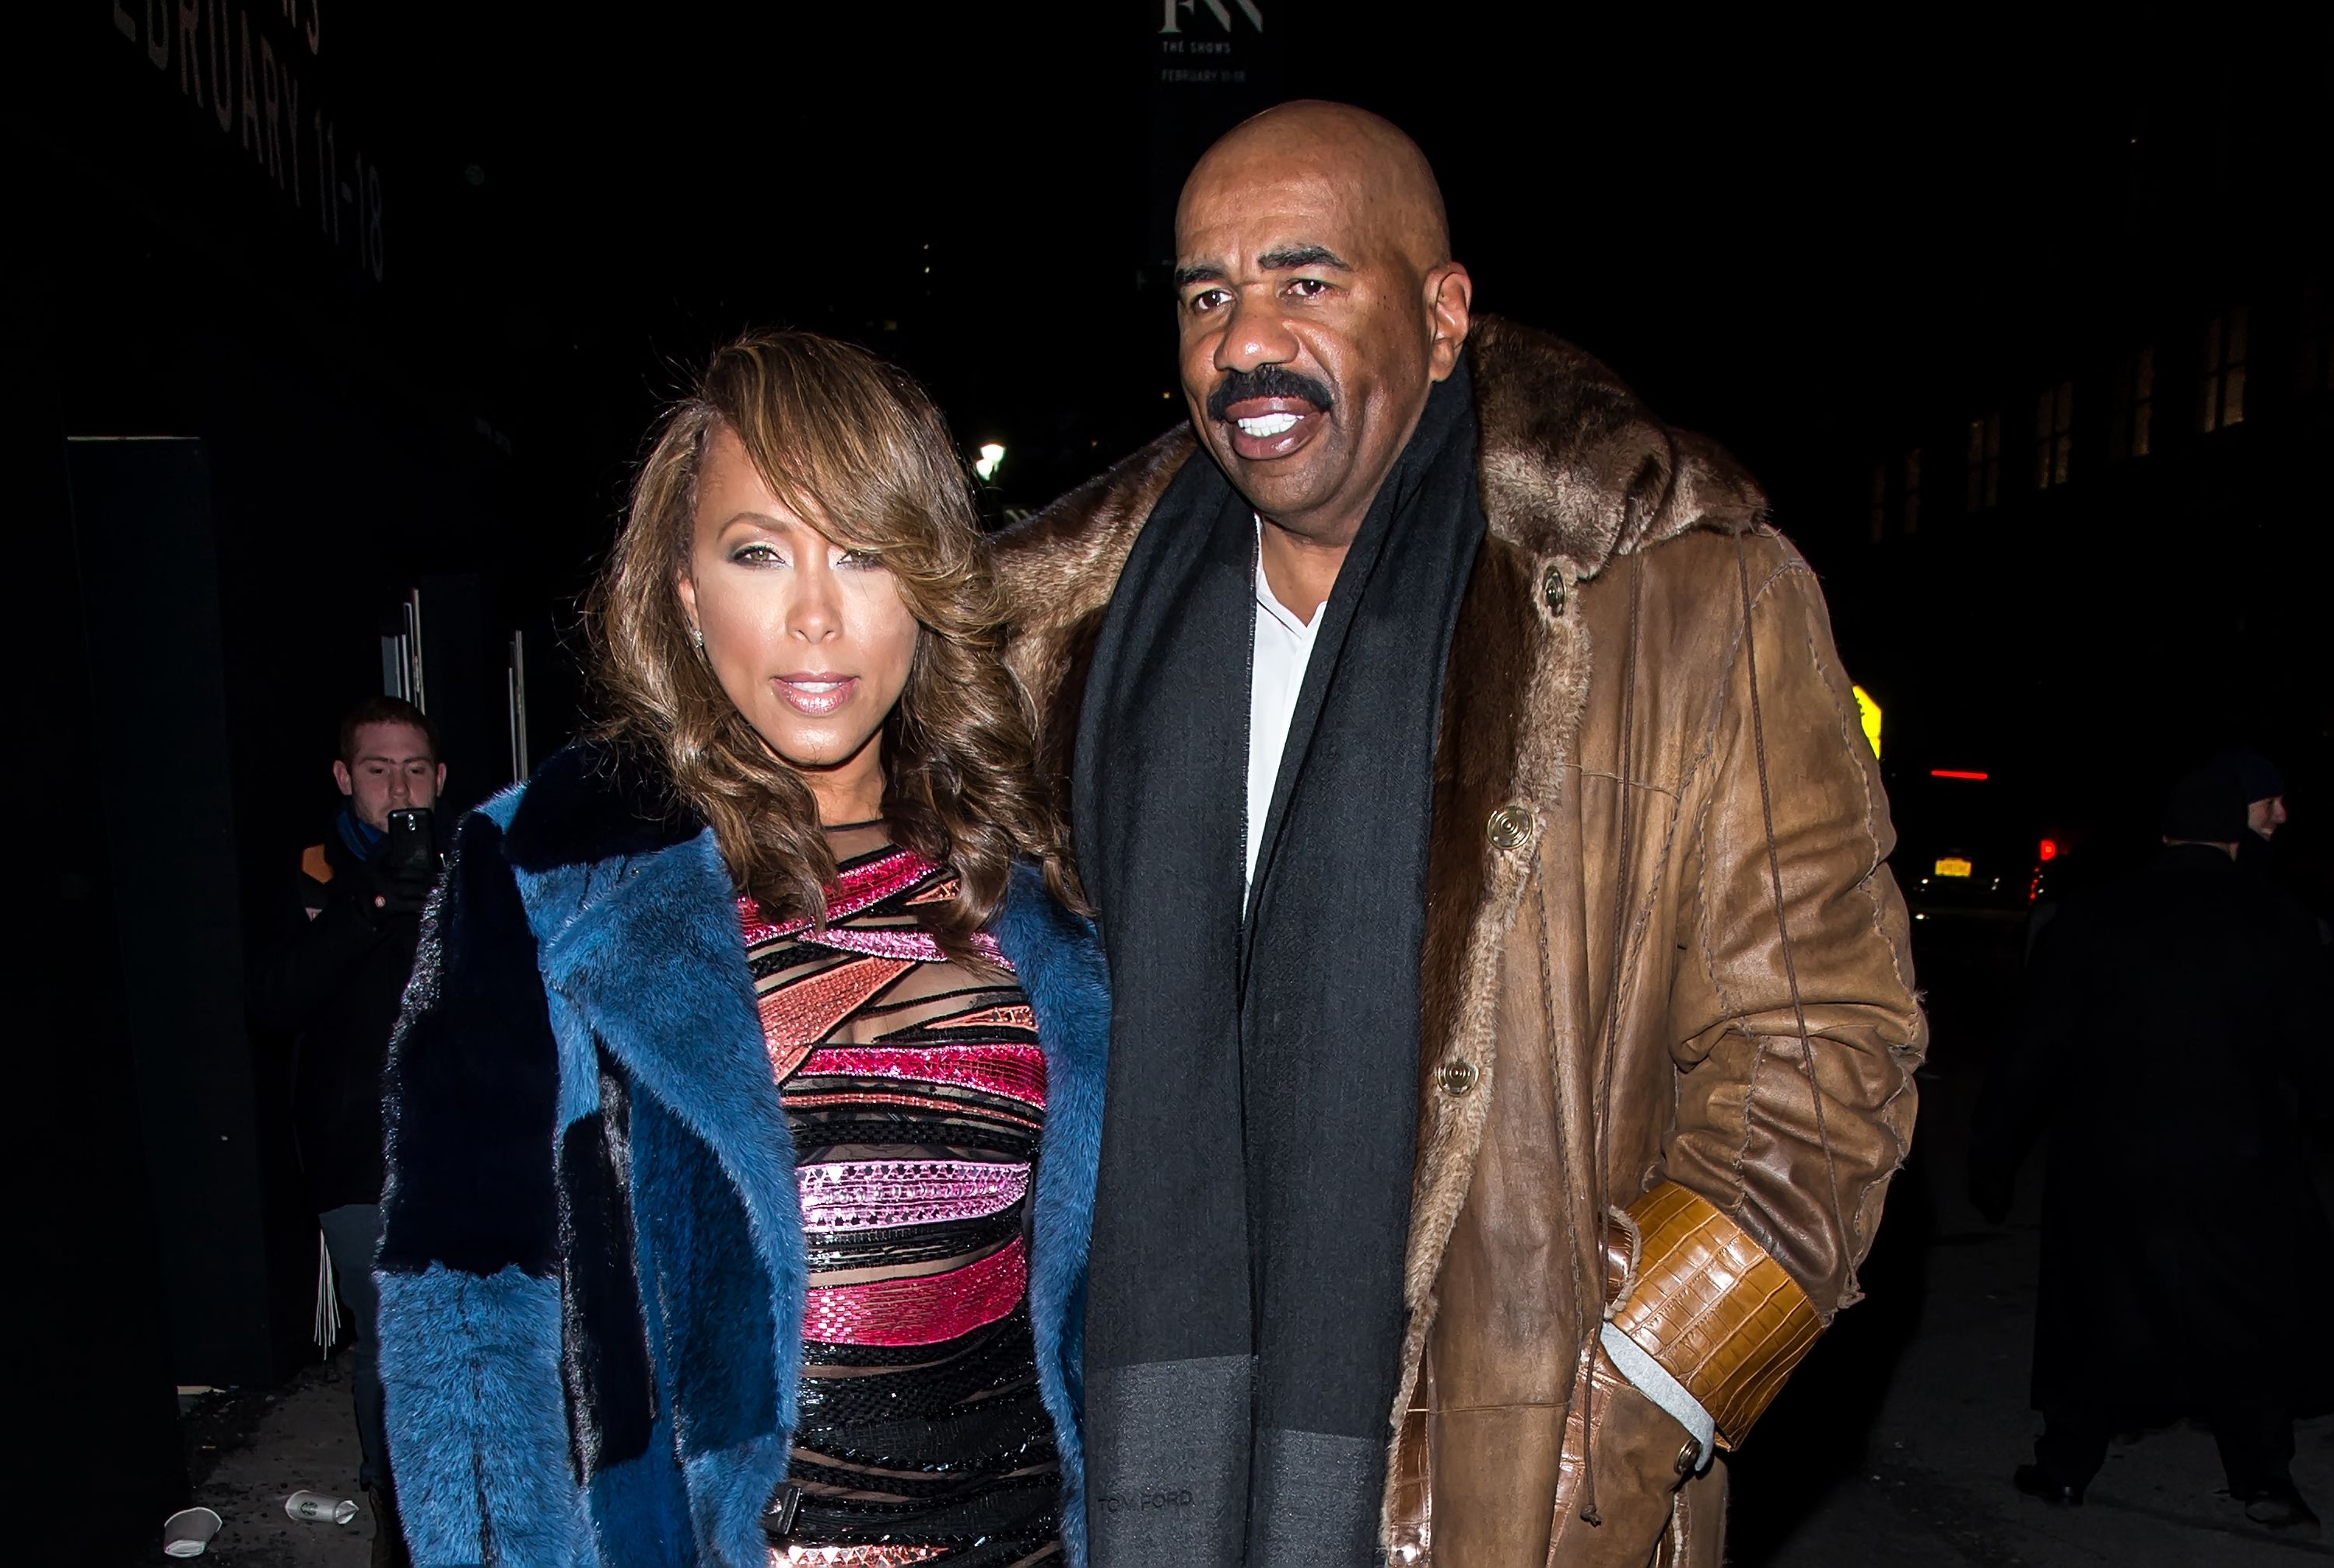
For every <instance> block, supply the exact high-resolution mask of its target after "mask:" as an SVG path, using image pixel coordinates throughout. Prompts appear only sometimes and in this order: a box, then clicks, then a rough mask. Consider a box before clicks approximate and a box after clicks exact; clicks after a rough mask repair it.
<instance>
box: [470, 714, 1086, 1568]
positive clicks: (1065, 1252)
mask: <svg viewBox="0 0 2334 1568" xmlns="http://www.w3.org/2000/svg"><path fill="white" fill-rule="evenodd" d="M483 809H484V810H485V811H486V813H487V814H488V815H489V816H491V817H493V818H494V819H495V820H496V822H497V823H498V824H500V825H501V826H502V827H503V829H504V833H505V852H506V857H507V858H508V860H509V861H510V863H511V865H512V868H513V870H514V871H515V872H516V879H517V882H518V887H519V891H520V896H521V899H522V900H523V902H524V904H525V907H526V915H527V921H528V924H529V926H530V927H531V928H533V930H534V932H535V939H536V943H537V964H538V967H539V968H540V970H541V972H542V977H543V982H544V987H545V993H546V995H547V996H548V997H549V1000H550V1005H551V1020H552V1026H553V1032H554V1034H555V1035H556V1036H557V1038H558V1040H559V1045H560V1050H559V1056H560V1062H561V1079H562V1082H561V1089H560V1101H561V1108H560V1117H559V1120H560V1123H561V1125H563V1126H564V1125H566V1124H567V1123H568V1122H569V1121H573V1120H574V1118H575V1117H577V1116H579V1115H583V1114H586V1113H588V1112H589V1111H591V1110H592V1109H593V1108H594V1107H595V1106H596V1104H597V1102H598V1096H599V1085H598V1082H597V1077H596V1072H595V1070H594V1068H593V1063H594V1062H595V1060H596V1051H595V1049H594V1045H595V1043H597V1044H604V1045H605V1046H606V1047H607V1049H608V1050H609V1051H610V1052H611V1053H612V1054H613V1055H614V1056H615V1058H616V1059H617V1060H618V1061H619V1062H620V1063H622V1066H623V1067H624V1069H625V1071H626V1072H627V1073H629V1074H630V1075H631V1077H632V1080H633V1082H634V1083H635V1085H636V1086H637V1089H638V1091H640V1092H647V1093H650V1094H653V1095H654V1096H656V1098H657V1099H658V1100H659V1101H662V1102H663V1103H664V1104H665V1105H666V1106H667V1107H669V1108H670V1110H671V1111H672V1112H673V1113H674V1114H675V1115H677V1116H678V1117H679V1118H680V1120H681V1121H683V1122H684V1123H685V1124H686V1125H687V1126H688V1127H689V1128H690V1130H691V1131H692V1132H694V1133H695V1134H696V1136H697V1137H698V1138H699V1139H700V1140H703V1142H704V1144H705V1146H706V1147H707V1148H708V1149H709V1150H710V1151H711V1152H712V1153H713V1155H714V1157H715V1158H716V1159H718V1160H719V1163H720V1165H721V1168H722V1169H723V1171H724V1172H725V1173H726V1174H727V1175H728V1178H729V1179H730V1181H731V1182H732V1183H734V1184H735V1186H736V1188H737V1190H738V1194H739V1197H740V1198H741V1199H742V1201H743V1205H744V1208H745V1212H746V1216H747V1225H748V1227H749V1229H750V1231H751V1233H752V1236H753V1242H754V1248H755V1252H756V1254H757V1256H758V1258H759V1260H760V1262H761V1265H762V1267H763V1270H764V1271H765V1273H766V1275H767V1279H768V1282H769V1284H770V1287H771V1292H772V1300H773V1302H774V1303H775V1305H776V1314H775V1315H776V1341H777V1342H776V1376H777V1380H778V1384H779V1387H778V1390H777V1395H778V1398H777V1410H778V1420H779V1423H780V1425H781V1428H782V1430H781V1431H780V1432H778V1433H775V1434H771V1435H770V1439H769V1440H757V1441H756V1442H753V1443H749V1444H747V1445H743V1446H741V1447H740V1448H738V1449H733V1450H729V1451H727V1452H725V1453H723V1454H719V1455H709V1456H703V1457H699V1458H697V1459H693V1460H692V1461H691V1462H690V1493H691V1496H692V1505H693V1507H694V1508H695V1510H696V1511H697V1512H698V1513H699V1519H700V1527H701V1528H702V1529H703V1530H704V1533H705V1534H707V1535H708V1536H709V1537H710V1538H711V1539H712V1541H714V1542H716V1543H718V1544H719V1546H718V1548H717V1549H718V1550H719V1551H721V1552H722V1553H723V1554H724V1555H726V1556H729V1557H732V1558H734V1559H735V1560H737V1561H740V1562H743V1561H749V1560H756V1558H755V1554H756V1552H757V1550H758V1543H759V1535H758V1523H757V1521H758V1515H759V1513H760V1509H761V1505H762V1503H763V1500H764V1499H765V1498H766V1497H767V1496H768V1493H769V1491H770V1489H771V1488H772V1487H773V1486H776V1483H777V1481H778V1480H779V1479H780V1478H781V1477H782V1475H783V1473H784V1470H785V1466H786V1452H787V1448H786V1438H788V1437H789V1436H790V1435H791V1433H792V1430H793V1428H794V1425H795V1421H796V1383H797V1380H798V1378H799V1375H800V1370H801V1350H802V1342H801V1324H802V1317H803V1306H804V1300H805V1294H804V1293H805V1287H806V1272H805V1263H804V1246H803V1232H802V1218H801V1212H800V1208H799V1206H798V1203H797V1200H796V1188H795V1180H794V1161H795V1156H794V1142H793V1139H792V1136H791V1135H790V1133H789V1131H788V1130H787V1126H786V1117H785V1114H784V1112H783V1111H782V1110H781V1108H780V1105H779V1101H778V1097H777V1095H776V1093H775V1092H773V1090H772V1085H771V1082H770V1068H769V1059H768V1056H767V1053H766V1052H765V1049H764V1046H763V1042H762V1033H761V1024H760V1020H759V1017H758V1015H757V1013H756V1010H755V1005H754V993H753V984H752V980H751V977H750V976H749V975H748V973H747V967H746V962H745V953H744V949H743V947H742V946H741V944H740V942H739V939H738V923H737V915H736V909H735V905H734V903H733V902H732V897H733V895H732V889H731V883H730V879H729V874H728V868H727V867H726V865H725V864H724V862H723V861H722V859H721V855H720V852H719V849H718V847H717V846H716V844H715V842H714V840H713V835H712V833H711V832H710V831H709V830H708V829H706V828H704V827H703V826H702V825H701V824H699V823H696V822H693V821H691V820H690V818H689V816H688V815H687V814H686V813H680V812H678V811H676V810H675V809H674V808H673V807H671V805H670V794H669V792H660V790H659V788H658V786H657V785H656V783H655V780H654V776H653V774H650V773H648V772H647V771H645V770H641V769H639V768H638V767H637V766H636V765H626V764H624V763H622V760H621V759H612V757H611V755H610V754H608V753H606V752H605V751H603V750H598V749H594V748H585V747H569V748H568V749H567V750H565V751H563V752H562V753H560V754H559V755H557V756H555V757H554V758H553V759H551V760H550V761H549V762H547V763H546V764H545V766H544V768H543V770H542V771H541V772H540V773H539V774H537V775H536V778H535V781H534V782H533V783H532V784H528V785H526V786H521V787H519V788H516V789H513V790H510V791H507V792H506V793H505V794H503V795H501V796H498V797H497V799H496V800H494V801H492V802H490V803H488V804H487V806H486V807H485V808H483ZM990 931H991V934H992V935H993V936H994V937H995V938H997V941H998V947H999V948H1001V949H1002V951H1003V952H1004V954H1005V956H1006V957H1007V958H1008V960H1009V961H1010V962H1011V963H1012V964H1013V966H1014V967H1015V969H1016V971H1017V972H1018V976H1019V978H1020V981H1021V985H1022V988H1023V990H1024V991H1025V992H1026V993H1027V996H1028V999H1029V1003H1030V1006H1031V1009H1032V1011H1033V1012H1034V1013H1035V1015H1036V1017H1037V1034H1038V1039H1039V1041H1040V1043H1041V1044H1042V1046H1043V1048H1044V1051H1045V1054H1046V1083H1047V1090H1046V1124H1045V1130H1044V1132H1043V1134H1042V1141H1041V1144H1040V1149H1039V1158H1038V1165H1037V1172H1038V1174H1037V1193H1036V1197H1035V1200H1034V1204H1035V1208H1034V1234H1033V1236H1032V1252H1031V1269H1030V1282H1029V1305H1030V1315H1031V1320H1032V1324H1033V1328H1034V1331H1035V1339H1036V1344H1037V1362H1038V1366H1037V1372H1038V1381H1039V1385H1040V1390H1041V1392H1042V1394H1043V1396H1044V1399H1045V1402H1046V1409H1047V1410H1048V1412H1049V1413H1050V1414H1051V1415H1052V1416H1053V1418H1054V1423H1055V1427H1056V1433H1057V1436H1058V1438H1059V1445H1060V1449H1061V1454H1062V1464H1063V1481H1064V1493H1065V1511H1064V1534H1065V1542H1066V1545H1067V1546H1068V1547H1069V1549H1070V1561H1071V1563H1073V1565H1074V1568H1075V1565H1079V1564H1083V1563H1084V1560H1085V1518H1084V1509H1083V1506H1082V1499H1083V1495H1084V1465H1083V1448H1082V1444H1081V1442H1080V1438H1079V1430H1080V1425H1081V1420H1080V1411H1079V1402H1080V1398H1081V1390H1080V1388H1079V1382H1080V1364H1081V1361H1082V1359H1083V1340H1084V1335H1083V1322H1082V1319H1083V1312H1084V1303H1085V1263H1086V1243H1087V1237H1088V1234H1089V1232H1090V1230H1091V1228H1092V1219H1093V1207H1094V1188H1095V1169H1096V1164H1097V1159H1098V1155H1099V1150H1100V1147H1101V1139H1102V1098H1103V1082H1104V1073H1103V1067H1104V1055H1105V1053H1106V1051H1107V1049H1108V1043H1109V1037H1110V1022H1109V1020H1110V1002H1109V991H1108V980H1107V971H1106V969H1105V967H1104V960H1103V957H1102V952H1101V948H1100V946H1099V944H1098V943H1097V942H1096V941H1095V936H1094V932H1093V928H1092V927H1091V926H1090V925H1088V924H1087V922H1085V920H1083V919H1079V918H1078V917H1076V916H1075V915H1072V914H1071V913H1069V912H1068V911H1066V910H1065V909H1062V908H1061V907H1060V906H1059V905H1057V904H1056V903H1055V902H1054V900H1053V899H1052V898H1051V897H1049V896H1048V895H1047V893H1046V889H1045V885H1044V882H1043V880H1042V879H1041V878H1040V877H1039V876H1038V875H1037V871H1035V870H1034V869H1033V868H1030V867H1027V866H1021V867H1017V868H1016V869H1015V872H1014V876H1013V880H1012V883H1011V887H1010V890H1009V892H1008V897H1007V900H1006V903H1005V905H1004V907H1003V908H1002V909H1000V910H999V912H998V915H997V917H996V919H994V920H993V921H992V922H991V926H990Z"/></svg>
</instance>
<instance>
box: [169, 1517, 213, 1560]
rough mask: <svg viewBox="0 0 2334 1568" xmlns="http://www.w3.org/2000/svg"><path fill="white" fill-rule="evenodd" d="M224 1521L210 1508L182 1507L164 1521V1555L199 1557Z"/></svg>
mask: <svg viewBox="0 0 2334 1568" xmlns="http://www.w3.org/2000/svg"><path fill="white" fill-rule="evenodd" d="M222 1523H223V1521H222V1520H221V1519H220V1518H219V1516H218V1515H217V1514H215V1513H213V1512H212V1511H211V1510H210V1509H208V1508H181V1509H179V1510H178V1512H177V1513H175V1514H173V1515H170V1516H169V1518H167V1519H165V1520H163V1521H162V1555H163V1556H165V1557H199V1556H201V1555H202V1554H203V1548H204V1547H206V1546H207V1545H209V1544H211V1537H212V1536H214V1535H216V1534H218V1533H219V1525H221V1524H222Z"/></svg>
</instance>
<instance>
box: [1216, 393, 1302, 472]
mask: <svg viewBox="0 0 2334 1568" xmlns="http://www.w3.org/2000/svg"><path fill="white" fill-rule="evenodd" d="M1224 414H1225V418H1224V422H1223V423H1224V429H1225V431H1226V432H1227V433H1228V434H1229V435H1230V438H1231V443H1232V450H1233V451H1234V452H1235V453H1237V454H1239V456H1240V457H1242V458H1245V459H1246V460H1248V461H1249V462H1251V463H1256V462H1263V461H1267V460H1268V459H1270V458H1274V457H1288V455H1289V454H1290V453H1291V452H1294V451H1297V450H1298V449H1299V448H1300V447H1305V446H1306V445H1307V444H1308V443H1310V442H1311V441H1312V439H1313V438H1314V437H1315V436H1316V435H1319V434H1320V432H1321V426H1322V424H1323V422H1324V421H1325V420H1326V418H1328V411H1327V410H1326V409H1318V408H1316V407H1315V406H1314V405H1312V404H1311V403H1308V402H1307V401H1306V400H1305V399H1302V398H1249V399H1243V400H1241V401H1239V402H1237V403H1234V404H1233V405H1231V407H1230V408H1229V409H1225V410H1224Z"/></svg>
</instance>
